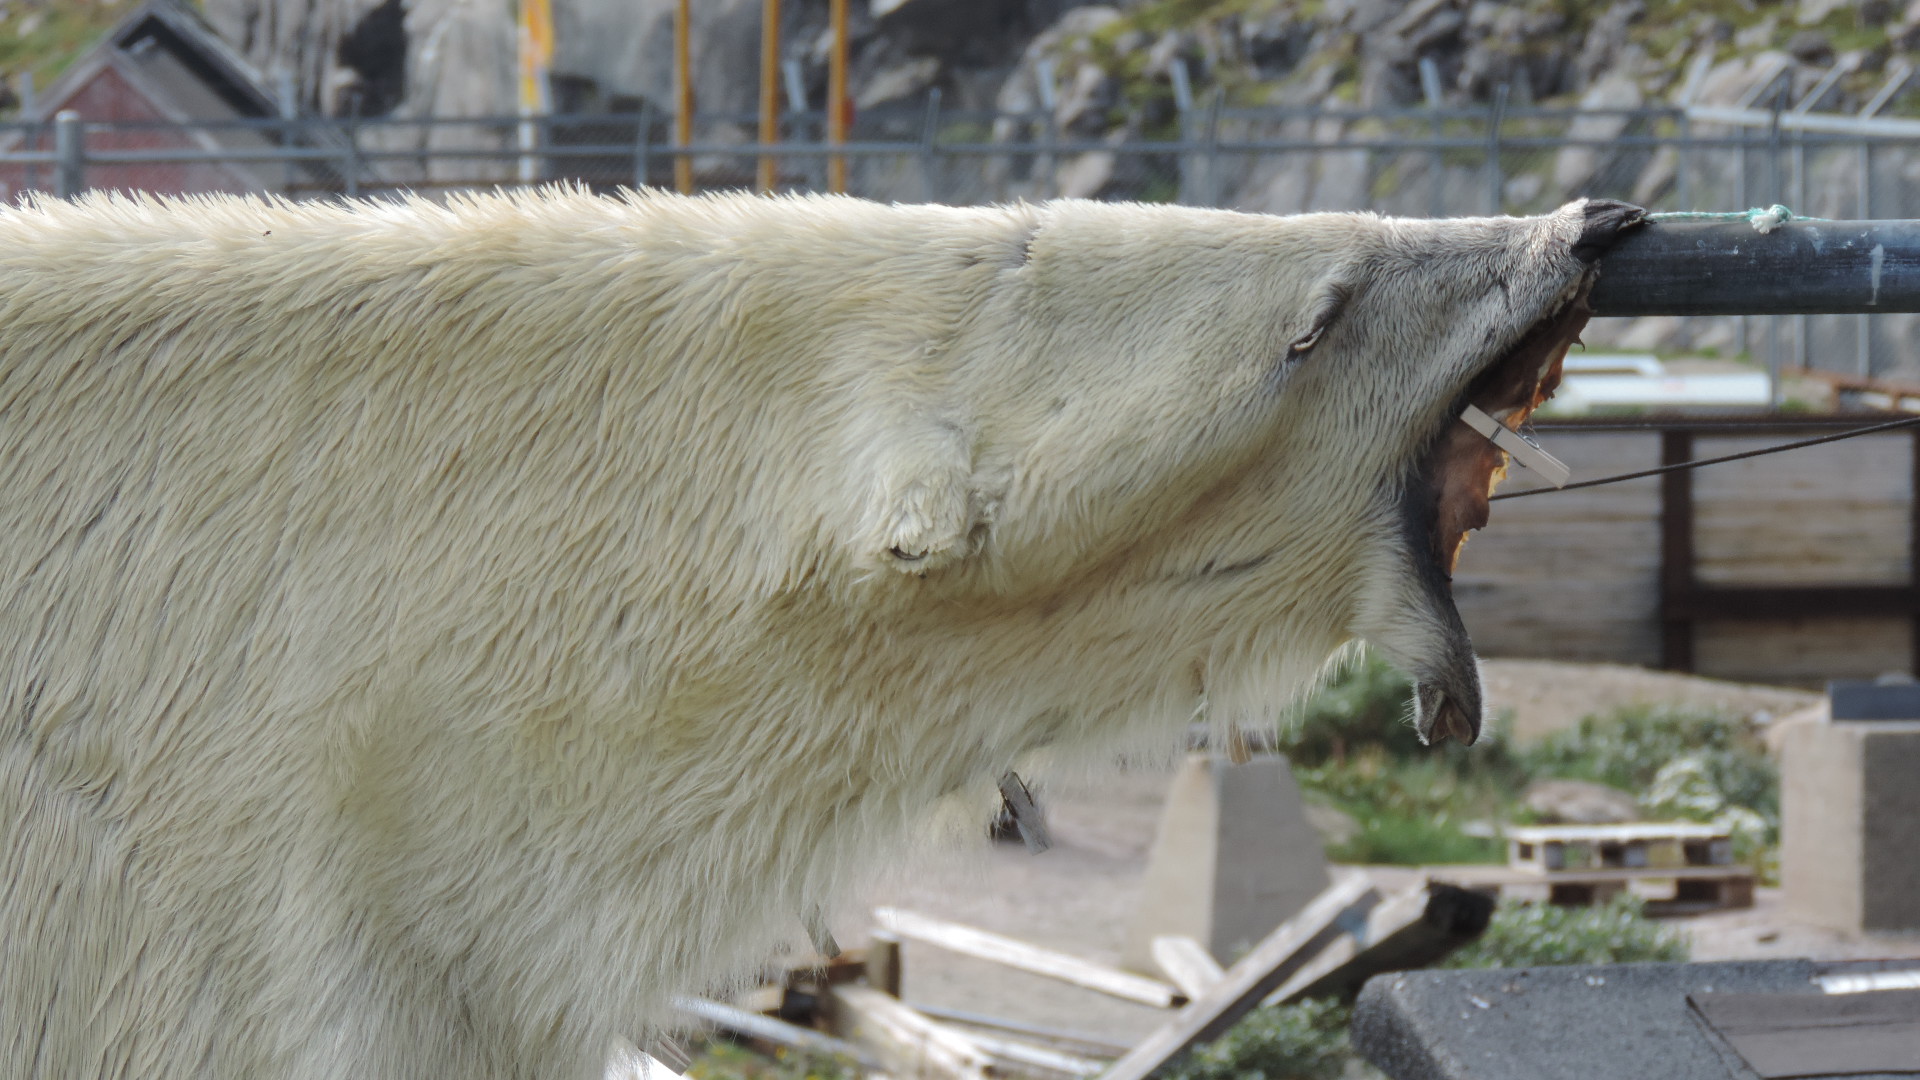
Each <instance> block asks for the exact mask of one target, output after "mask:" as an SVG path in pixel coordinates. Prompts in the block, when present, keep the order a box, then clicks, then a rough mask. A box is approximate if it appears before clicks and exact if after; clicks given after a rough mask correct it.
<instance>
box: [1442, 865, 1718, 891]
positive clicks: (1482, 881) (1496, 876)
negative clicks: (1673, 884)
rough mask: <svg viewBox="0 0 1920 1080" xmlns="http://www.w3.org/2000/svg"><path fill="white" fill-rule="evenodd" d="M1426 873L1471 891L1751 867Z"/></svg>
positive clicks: (1702, 874)
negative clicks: (1495, 887)
mask: <svg viewBox="0 0 1920 1080" xmlns="http://www.w3.org/2000/svg"><path fill="white" fill-rule="evenodd" d="M1427 871H1428V872H1429V873H1431V874H1432V875H1433V879H1434V880H1435V881H1438V882H1441V883H1444V884H1447V885H1458V886H1460V887H1462V888H1473V887H1476V886H1487V885H1555V884H1561V883H1570V884H1574V885H1590V884H1604V883H1610V882H1621V881H1666V880H1673V881H1691V880H1715V879H1731V878H1739V877H1747V878H1750V877H1752V876H1753V868H1752V867H1750V866H1740V865H1734V864H1729V865H1726V866H1666V867H1651V866H1609V867H1599V868H1596V869H1592V870H1551V871H1542V870H1528V869H1524V868H1522V867H1517V866H1433V867H1428V868H1427Z"/></svg>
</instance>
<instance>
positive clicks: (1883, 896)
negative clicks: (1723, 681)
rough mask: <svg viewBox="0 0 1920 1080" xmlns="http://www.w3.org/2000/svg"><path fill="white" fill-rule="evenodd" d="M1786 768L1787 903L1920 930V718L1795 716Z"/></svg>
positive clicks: (1845, 918) (1806, 912)
mask: <svg viewBox="0 0 1920 1080" xmlns="http://www.w3.org/2000/svg"><path fill="white" fill-rule="evenodd" d="M1780 772H1781V777H1780V780H1781V791H1780V803H1781V807H1780V809H1781V818H1782V821H1781V837H1780V876H1781V884H1782V886H1783V888H1784V891H1785V894H1786V905H1787V911H1788V912H1789V913H1790V914H1791V915H1793V916H1794V917H1795V918H1798V919H1802V920H1804V921H1806V922H1810V923H1813V924H1814V925H1817V926H1826V927H1831V928H1833V929H1836V930H1844V931H1849V932H1856V933H1857V932H1860V931H1866V930H1916V929H1920V858H1915V855H1914V853H1915V850H1916V841H1915V839H1914V838H1915V837H1916V836H1920V721H1914V720H1901V721H1845V722H1829V723H1806V724H1795V725H1794V726H1793V727H1792V729H1791V730H1789V731H1787V732H1786V733H1785V737H1784V739H1783V741H1782V746H1781V763H1780Z"/></svg>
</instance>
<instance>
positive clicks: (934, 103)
mask: <svg viewBox="0 0 1920 1080" xmlns="http://www.w3.org/2000/svg"><path fill="white" fill-rule="evenodd" d="M1706 112H1707V110H1693V111H1691V112H1690V111H1688V110H1680V109H1636V110H1624V111H1590V110H1589V111H1575V110H1565V109H1540V108H1531V107H1529V108H1517V107H1516V108H1508V107H1507V106H1506V105H1505V102H1504V100H1503V99H1502V98H1496V100H1495V101H1494V103H1493V104H1492V105H1491V106H1490V107H1479V108H1428V109H1400V110H1374V111H1361V110H1351V109H1334V108H1315V109H1277V108H1267V109H1244V108H1227V107H1224V106H1223V105H1222V104H1221V103H1220V101H1219V99H1218V98H1215V99H1213V100H1212V101H1210V102H1205V103H1199V104H1196V105H1194V106H1193V107H1190V108H1187V109H1184V110H1181V111H1178V112H1175V113H1174V114H1172V115H1170V116H1167V117H1164V118H1161V119H1160V120H1159V121H1158V122H1157V123H1156V124H1149V125H1146V126H1145V129H1144V130H1129V131H1127V132H1124V133H1122V135H1107V134H1102V133H1100V132H1098V131H1094V132H1088V131H1082V130H1076V129H1074V128H1071V127H1069V128H1065V129H1063V128H1061V127H1060V126H1058V125H1057V124H1056V123H1055V122H1054V120H1053V117H1052V115H1051V114H1048V113H1035V114H1005V113H982V112H971V111H965V110H957V109H947V108H943V107H942V103H941V100H940V96H939V94H938V92H937V91H936V92H933V93H930V94H929V95H928V96H927V97H926V99H925V100H924V101H922V102H919V103H916V104H911V105H895V106H890V107H884V108H873V109H869V110H866V111H864V112H862V113H861V114H860V115H859V116H858V117H857V118H856V121H855V123H854V125H853V128H852V131H851V133H850V135H849V139H848V141H847V142H846V143H845V144H844V145H841V146H829V145H828V144H827V143H826V140H825V128H826V118H825V116H824V115H823V114H821V113H818V112H790V113H788V114H786V116H785V117H784V118H783V120H782V141H780V142H779V143H776V144H772V145H761V144H759V143H758V142H757V141H756V136H755V130H756V128H755V125H756V121H755V118H754V117H751V116H744V115H737V116H736V115H702V116H700V117H698V118H697V123H696V124H695V129H694V137H693V139H692V140H691V142H690V143H688V144H687V145H684V146H681V145H676V144H675V143H674V141H673V129H674V125H673V122H672V121H673V118H672V117H671V116H670V115H667V114H664V113H660V112H655V111H650V110H643V111H640V112H636V113H623V114H597V115H573V116H564V115H562V116H545V117H538V118H532V119H527V118H520V117H482V118H468V117H460V118H431V119H417V118H416V119H405V118H381V119H378V120H357V119H353V118H315V117H294V118H287V119H279V120H247V121H227V122H221V123H206V124H192V125H172V124H151V123H147V124H136V123H96V122H86V123H78V122H74V123H70V124H69V125H68V127H67V130H66V132H65V133H64V136H63V133H62V132H61V130H60V125H59V124H58V123H55V122H44V123H37V124H13V125H0V198H5V199H9V200H13V199H18V198H21V197H22V196H24V195H26V194H27V193H30V192H46V193H52V194H68V193H73V192H77V191H80V190H85V189H110V190H120V191H150V192H162V193H186V192H194V191H236V192H242V191H244V192H266V193H273V194H278V195H281V196H284V197H288V198H293V199H309V198H337V197H341V196H375V197H377V196H383V195H392V194H396V193H400V192H419V193H422V194H426V195H428V196H431V197H438V196H442V195H445V194H448V193H452V192H455V191H461V190H474V189H492V188H495V187H501V186H515V185H522V184H531V183H549V182H571V183H578V184H583V185H586V186H588V187H590V188H593V189H595V190H601V191H611V190H615V189H618V188H622V187H632V186H639V185H652V186H659V187H672V186H674V184H675V178H676V163H677V162H679V161H681V160H684V161H685V162H687V163H688V164H689V165H690V166H691V168H690V172H691V176H692V180H693V187H694V188H695V189H697V190H724V189H743V188H749V187H751V186H752V185H753V183H754V178H755V173H756V167H757V165H758V162H759V161H760V160H761V158H762V157H763V156H766V157H770V158H771V159H772V160H773V162H774V164H775V175H776V176H777V177H778V185H777V187H778V190H781V191H795V192H798V191H820V190H824V189H825V188H826V184H827V176H828V171H829V170H828V162H829V160H830V159H831V157H832V156H835V155H839V156H841V157H843V158H844V159H845V160H846V162H847V177H848V181H847V189H848V191H849V192H850V193H852V194H855V195H860V196H864V197H867V198H872V199H878V200H882V201H904V202H943V203H949V204H956V205H965V204H980V203H992V202H1004V201H1010V200H1017V199H1026V200H1040V199H1048V198H1057V197H1080V198H1097V199H1110V200H1113V199H1125V200H1140V201H1146V202H1180V203H1188V204H1193V205H1206V206H1221V207H1231V208H1236V209H1242V210H1249V211H1259V212H1266V213H1298V212H1308V211H1318V210H1373V211H1378V212H1381V213H1386V214H1395V215H1409V216H1421V217H1448V216H1457V215H1474V214H1489V213H1515V214H1520V213H1534V212H1539V211H1543V210H1547V209H1550V208H1552V207H1554V206H1557V205H1559V204H1560V203H1562V202H1564V201H1565V200H1566V199H1568V198H1571V197H1576V196H1579V195H1596V196H1606V197H1611V198H1618V199H1625V200H1628V201H1631V202H1635V203H1639V204H1640V205H1643V206H1646V207H1648V208H1649V209H1653V210H1734V209H1743V208H1745V207H1748V206H1753V205H1762V204H1769V203H1773V202H1783V203H1786V204H1787V205H1789V206H1791V207H1793V208H1794V210H1795V211H1796V212H1797V213H1800V214H1803V215H1813V216H1819V217H1830V218H1873V217H1877V218H1903V217H1916V216H1920V123H1916V122H1913V121H1900V120H1884V121H1882V120H1856V119H1853V118H1844V117H1839V118H1827V119H1829V120H1831V121H1833V122H1832V123H1828V124H1826V125H1824V126H1825V127H1826V128H1827V129H1828V130H1818V128H1820V127H1821V126H1822V125H1819V124H1814V123H1813V121H1814V120H1818V119H1820V118H1819V117H1817V116H1808V115H1804V114H1800V113H1795V112H1783V111H1781V110H1774V111H1772V112H1771V113H1767V112H1752V111H1749V115H1743V116H1732V117H1729V116H1725V115H1716V116H1715V118H1714V119H1712V120H1706V121H1703V120H1702V119H1701V115H1702V114H1703V113H1706ZM1727 112H1728V110H1721V111H1720V113H1721V114H1724V113H1727ZM1849 125H1851V126H1849ZM1835 128H1839V129H1840V130H1834V129H1835ZM63 137H64V142H63ZM1915 319H1916V317H1915V316H1904V315H1883V316H1793V317H1787V318H1776V317H1746V318H1736V319H1724V318H1723V319H1642V320H1633V321H1631V322H1627V323H1624V324H1623V323H1622V322H1620V321H1612V322H1611V325H1609V326H1608V327H1606V328H1604V329H1601V330H1600V336H1603V337H1611V338H1612V340H1613V341H1614V343H1616V344H1619V345H1623V346H1627V347H1634V348H1661V349H1672V350H1695V351H1707V352H1715V353H1718V354H1720V355H1748V356H1752V357H1754V358H1756V359H1760V360H1764V361H1765V362H1766V363H1767V364H1768V365H1769V367H1771V368H1773V369H1774V370H1776V371H1778V370H1780V369H1782V368H1784V367H1791V366H1802V367H1810V368H1822V369H1827V370H1832V371H1840V372H1845V373H1848V374H1856V375H1869V376H1875V377H1881V378H1887V377H1893V378H1909V379H1911V378H1913V376H1915V375H1916V374H1920V347H1916V345H1915V344H1912V343H1916V342H1920V322H1916V321H1915Z"/></svg>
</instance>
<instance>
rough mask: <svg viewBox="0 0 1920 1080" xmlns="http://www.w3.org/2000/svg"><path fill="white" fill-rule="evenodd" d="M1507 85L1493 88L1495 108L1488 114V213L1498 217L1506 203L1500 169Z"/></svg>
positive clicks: (1502, 84)
mask: <svg viewBox="0 0 1920 1080" xmlns="http://www.w3.org/2000/svg"><path fill="white" fill-rule="evenodd" d="M1507 90H1508V87H1507V84H1506V83H1501V84H1500V85H1499V86H1496V87H1494V88H1493V107H1492V108H1491V109H1490V110H1489V112H1488V114H1487V213H1489V214H1492V215H1494V216H1495V217H1498V216H1499V215H1500V207H1501V205H1502V204H1503V203H1505V202H1506V191H1505V188H1506V186H1507V180H1506V176H1505V174H1504V173H1503V172H1502V170H1501V168H1500V123H1501V121H1503V120H1505V119H1506V118H1507Z"/></svg>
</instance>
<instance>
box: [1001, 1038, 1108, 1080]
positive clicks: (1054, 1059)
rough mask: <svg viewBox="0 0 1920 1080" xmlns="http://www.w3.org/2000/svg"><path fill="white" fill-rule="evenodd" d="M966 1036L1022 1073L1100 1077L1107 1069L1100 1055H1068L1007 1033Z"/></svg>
mask: <svg viewBox="0 0 1920 1080" xmlns="http://www.w3.org/2000/svg"><path fill="white" fill-rule="evenodd" d="M967 1038H969V1039H972V1040H973V1042H974V1044H975V1045H977V1046H979V1047H980V1049H982V1050H985V1051H986V1052H987V1053H988V1054H990V1055H992V1056H993V1059H994V1061H995V1062H996V1063H999V1062H1007V1063H1010V1064H1013V1065H1017V1066H1020V1070H1019V1071H1021V1072H1030V1071H1032V1070H1035V1069H1038V1070H1040V1071H1042V1072H1047V1073H1055V1074H1058V1075H1060V1076H1099V1075H1100V1074H1101V1073H1103V1072H1105V1071H1106V1069H1107V1064H1108V1063H1107V1062H1105V1061H1102V1060H1100V1059H1098V1058H1090V1057H1082V1056H1080V1055H1079V1054H1069V1053H1066V1052H1065V1051H1062V1050H1055V1049H1053V1048H1051V1047H1046V1046H1036V1045H1034V1044H1033V1043H1029V1042H1021V1041H1020V1040H1019V1039H1013V1038H1009V1037H1007V1036H1005V1035H987V1034H983V1033H981V1032H968V1033H967Z"/></svg>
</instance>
